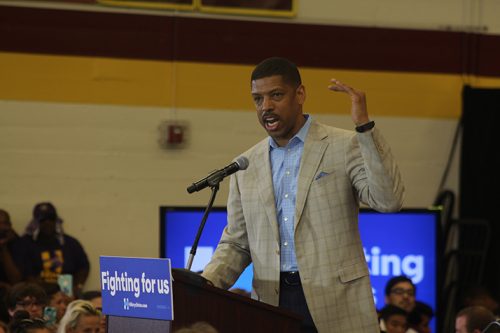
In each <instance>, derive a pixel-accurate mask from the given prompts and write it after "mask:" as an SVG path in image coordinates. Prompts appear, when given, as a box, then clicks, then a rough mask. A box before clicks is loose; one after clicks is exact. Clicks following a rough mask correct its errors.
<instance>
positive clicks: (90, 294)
mask: <svg viewBox="0 0 500 333" xmlns="http://www.w3.org/2000/svg"><path fill="white" fill-rule="evenodd" d="M98 297H102V293H101V291H100V290H89V291H86V292H84V293H83V294H82V296H81V297H80V298H81V299H83V300H86V301H91V300H93V299H94V298H98Z"/></svg>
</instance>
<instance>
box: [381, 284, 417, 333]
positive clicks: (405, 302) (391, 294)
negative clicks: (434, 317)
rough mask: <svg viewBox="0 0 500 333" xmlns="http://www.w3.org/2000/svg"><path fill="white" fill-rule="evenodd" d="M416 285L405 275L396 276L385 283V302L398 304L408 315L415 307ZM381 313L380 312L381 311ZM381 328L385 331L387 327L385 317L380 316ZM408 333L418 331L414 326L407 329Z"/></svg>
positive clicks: (393, 304)
mask: <svg viewBox="0 0 500 333" xmlns="http://www.w3.org/2000/svg"><path fill="white" fill-rule="evenodd" d="M416 291H417V289H416V287H415V285H414V284H413V281H412V280H411V279H410V278H408V277H406V276H404V275H400V276H395V277H393V278H391V279H390V280H389V281H388V282H387V284H386V285H385V304H386V305H391V306H397V307H398V308H400V309H402V310H403V311H405V312H406V314H407V315H408V314H409V313H410V312H411V311H413V309H414V308H415V294H416ZM379 315H380V313H379ZM379 323H380V330H381V331H383V332H385V331H386V329H387V327H386V323H385V321H384V319H383V318H380V321H379ZM406 332H407V333H416V331H415V330H414V329H412V328H409V329H407V330H406Z"/></svg>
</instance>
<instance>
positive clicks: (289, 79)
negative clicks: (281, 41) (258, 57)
mask: <svg viewBox="0 0 500 333" xmlns="http://www.w3.org/2000/svg"><path fill="white" fill-rule="evenodd" d="M274 75H280V76H281V77H282V78H283V81H284V82H285V83H288V84H290V85H292V86H294V87H295V88H297V87H298V86H300V85H301V84H302V79H301V78H300V73H299V69H298V68H297V65H295V64H294V63H293V62H291V61H290V60H288V59H285V58H280V57H272V58H267V59H265V60H263V61H262V62H261V63H260V64H258V65H257V66H256V67H255V68H254V70H253V72H252V76H251V80H250V83H251V82H252V81H254V80H258V79H262V78H265V77H269V76H274Z"/></svg>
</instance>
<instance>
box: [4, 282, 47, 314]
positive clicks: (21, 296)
mask: <svg viewBox="0 0 500 333" xmlns="http://www.w3.org/2000/svg"><path fill="white" fill-rule="evenodd" d="M6 303H7V309H8V312H9V315H10V316H11V317H14V314H15V313H16V312H17V311H26V312H28V313H29V315H30V318H32V319H34V318H43V308H44V307H45V305H46V304H47V294H46V293H45V291H44V290H43V288H42V287H41V286H39V285H38V284H36V283H30V282H21V283H18V284H15V285H14V286H12V288H11V289H10V290H9V291H8V293H7V297H6Z"/></svg>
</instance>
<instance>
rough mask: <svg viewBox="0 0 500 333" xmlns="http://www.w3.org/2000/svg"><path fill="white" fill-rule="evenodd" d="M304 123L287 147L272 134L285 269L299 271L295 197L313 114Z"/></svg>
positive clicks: (274, 175) (271, 142)
mask: <svg viewBox="0 0 500 333" xmlns="http://www.w3.org/2000/svg"><path fill="white" fill-rule="evenodd" d="M305 117H306V118H307V120H306V122H305V124H304V126H302V128H301V129H300V130H299V132H298V133H297V134H295V136H294V137H293V138H292V139H291V140H290V141H289V142H288V144H287V145H286V146H285V147H279V146H278V145H277V144H276V142H275V141H274V140H273V139H272V138H271V137H269V147H270V148H269V156H270V159H271V170H272V173H273V186H274V198H275V201H276V213H277V214H278V216H277V218H278V225H279V230H280V241H281V244H280V253H281V258H280V259H281V271H282V272H289V271H296V270H298V266H297V258H296V257H295V242H294V239H293V225H294V220H295V198H296V196H297V180H298V177H299V167H300V158H301V157H302V151H303V150H304V141H305V139H306V136H307V132H308V131H309V127H310V126H311V117H310V116H309V115H305Z"/></svg>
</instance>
